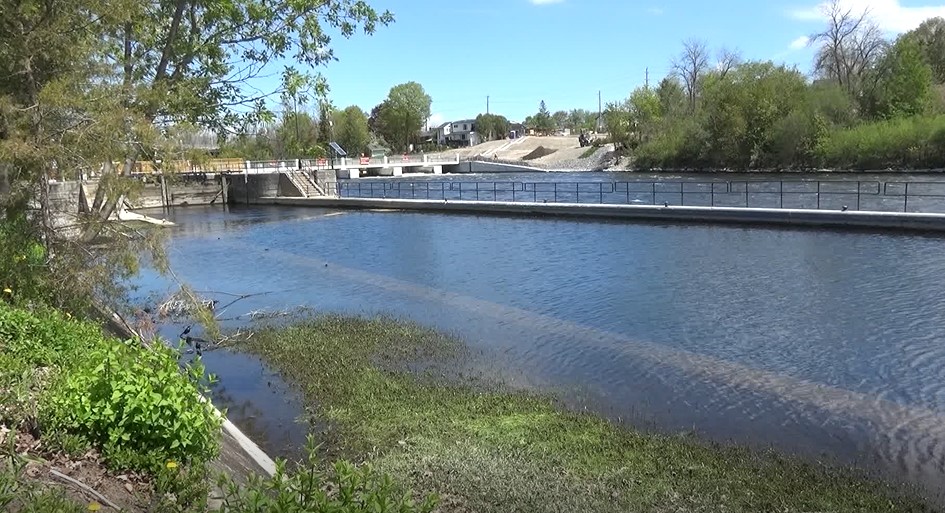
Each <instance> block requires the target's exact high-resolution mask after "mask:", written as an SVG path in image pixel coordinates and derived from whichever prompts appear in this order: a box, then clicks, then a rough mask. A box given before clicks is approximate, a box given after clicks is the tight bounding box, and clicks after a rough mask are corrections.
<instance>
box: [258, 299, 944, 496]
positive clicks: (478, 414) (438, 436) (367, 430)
mask: <svg viewBox="0 0 945 513" xmlns="http://www.w3.org/2000/svg"><path fill="white" fill-rule="evenodd" d="M243 347H244V348H245V349H247V350H249V351H252V352H255V353H257V354H260V355H261V356H262V357H264V358H265V359H266V360H267V361H268V362H269V363H270V364H272V365H273V366H274V367H275V368H277V369H278V370H279V371H281V372H282V373H283V374H284V376H285V377H286V378H288V379H289V380H290V381H293V382H295V383H298V384H299V385H300V386H301V387H302V388H303V390H304V393H305V396H306V398H307V401H308V402H309V404H310V406H311V408H312V411H313V412H314V414H315V416H316V423H317V424H319V425H321V426H325V428H324V430H323V431H324V432H323V433H322V434H321V435H320V436H321V441H323V443H324V445H323V449H324V450H325V451H327V452H328V454H330V455H332V456H336V455H345V456H348V457H352V458H357V459H363V460H367V461H369V462H371V463H372V464H373V465H374V466H376V467H377V468H378V469H380V470H383V471H387V472H390V473H392V474H393V475H395V476H399V478H400V479H402V480H403V481H404V482H405V484H408V485H410V486H413V487H415V488H416V489H418V490H420V491H424V492H436V493H438V494H439V495H440V497H441V508H442V509H443V510H444V511H470V510H471V511H746V512H747V511H831V512H836V511H858V512H859V511H925V510H926V508H925V507H924V506H923V505H922V504H921V503H919V502H916V501H913V500H911V499H903V498H896V497H897V494H895V493H894V492H893V491H892V490H890V489H888V488H886V487H884V486H882V485H878V484H877V483H874V482H868V481H864V480H861V479H858V478H857V477H855V476H853V475H852V474H851V473H849V472H846V471H841V470H836V469H828V468H823V467H820V466H816V465H811V464H806V463H802V462H799V461H795V460H793V459H790V458H785V457H781V456H778V455H775V454H757V453H753V452H750V451H748V450H743V449H737V448H722V447H708V446H706V445H704V444H700V443H697V442H695V441H693V440H691V439H685V438H678V437H667V436H654V435H643V434H639V433H636V432H634V431H631V430H627V429H623V428H620V427H617V426H614V425H612V424H611V423H608V422H606V421H604V420H601V419H599V418H595V417H593V416H589V415H579V414H574V413H569V412H566V411H564V410H562V409H560V408H558V407H556V406H555V405H554V404H553V403H552V402H551V401H549V400H548V399H545V398H541V397H536V396H532V395H526V394H521V393H514V392H509V391H503V390H502V389H500V388H497V387H492V388H488V387H483V386H482V384H479V383H469V382H467V383H456V382H455V380H454V381H451V382H450V384H447V383H445V382H444V381H443V380H442V379H436V378H435V377H433V374H431V373H430V372H425V373H423V374H416V373H411V372H407V371H406V370H405V369H407V368H408V367H409V366H410V364H411V363H415V362H418V361H431V360H433V361H440V362H448V360H449V359H450V358H453V357H455V356H459V355H461V353H462V347H461V345H460V344H459V343H458V342H457V341H455V340H453V339H450V338H449V337H446V336H443V335H441V334H438V333H436V332H433V331H430V330H427V329H424V328H422V327H418V326H415V325H411V324H405V323H401V322H396V321H393V320H390V319H359V318H345V317H337V316H324V317H318V318H314V319H308V320H304V321H301V322H300V323H299V324H297V325H295V326H291V327H283V328H268V329H264V330H262V331H261V332H259V333H256V334H255V335H254V336H253V337H252V338H250V339H249V340H248V341H246V342H244V346H243Z"/></svg>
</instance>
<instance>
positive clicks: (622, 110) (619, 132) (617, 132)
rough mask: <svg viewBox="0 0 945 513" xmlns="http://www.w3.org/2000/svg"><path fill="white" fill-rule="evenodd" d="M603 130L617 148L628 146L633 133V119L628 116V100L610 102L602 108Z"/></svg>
mask: <svg viewBox="0 0 945 513" xmlns="http://www.w3.org/2000/svg"><path fill="white" fill-rule="evenodd" d="M603 121H604V130H606V131H607V133H608V134H609V135H610V139H611V140H612V141H613V142H614V144H615V145H616V146H617V148H621V147H629V146H630V136H631V134H632V133H633V120H632V118H631V116H630V102H629V101H624V102H621V103H616V102H611V103H608V104H607V106H606V108H604V120H603Z"/></svg>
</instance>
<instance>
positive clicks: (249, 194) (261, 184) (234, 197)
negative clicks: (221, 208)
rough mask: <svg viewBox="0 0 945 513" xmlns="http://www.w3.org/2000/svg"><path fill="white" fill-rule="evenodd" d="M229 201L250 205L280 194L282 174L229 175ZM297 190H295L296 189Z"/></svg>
mask: <svg viewBox="0 0 945 513" xmlns="http://www.w3.org/2000/svg"><path fill="white" fill-rule="evenodd" d="M229 181H230V195H229V196H230V201H232V202H233V203H243V204H248V205H252V204H255V203H260V200H261V199H263V198H274V197H276V196H279V195H280V192H281V191H280V183H281V182H282V175H278V174H260V175H230V176H229ZM296 192H297V191H296Z"/></svg>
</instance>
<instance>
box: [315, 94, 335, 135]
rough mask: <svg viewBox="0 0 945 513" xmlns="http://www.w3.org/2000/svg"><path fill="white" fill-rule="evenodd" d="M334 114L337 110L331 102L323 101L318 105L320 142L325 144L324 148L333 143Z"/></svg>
mask: <svg viewBox="0 0 945 513" xmlns="http://www.w3.org/2000/svg"><path fill="white" fill-rule="evenodd" d="M334 114H335V108H334V107H333V106H332V105H331V102H329V101H327V100H323V101H321V102H319V103H318V140H319V141H321V142H322V143H323V144H322V145H323V146H326V145H327V144H328V143H329V142H331V141H332V137H334V134H333V133H332V132H333V130H332V128H333V127H332V123H333V120H334Z"/></svg>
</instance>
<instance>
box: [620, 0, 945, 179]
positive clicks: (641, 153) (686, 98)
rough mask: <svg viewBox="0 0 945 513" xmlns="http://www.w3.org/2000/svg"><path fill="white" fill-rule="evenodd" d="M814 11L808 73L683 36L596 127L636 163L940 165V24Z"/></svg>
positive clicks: (943, 43) (943, 125)
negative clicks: (883, 22)
mask: <svg viewBox="0 0 945 513" xmlns="http://www.w3.org/2000/svg"><path fill="white" fill-rule="evenodd" d="M825 14H826V17H827V20H828V22H827V26H826V27H825V28H824V30H823V31H822V32H820V33H817V34H814V35H813V36H812V37H811V38H810V41H811V44H812V45H816V47H817V54H816V58H815V62H814V73H813V76H811V77H808V76H806V75H805V74H804V73H801V72H800V71H798V70H797V69H796V68H793V67H788V66H785V65H781V64H775V63H773V62H770V61H767V62H765V61H746V60H742V59H741V58H740V57H739V55H738V53H737V52H734V51H730V50H724V49H723V50H721V51H719V52H717V53H716V54H715V55H713V53H712V52H710V51H709V49H708V47H707V45H706V44H705V43H704V42H701V41H696V40H689V41H686V42H685V43H684V48H683V50H682V51H681V52H680V54H679V55H678V56H677V58H676V59H674V60H673V62H672V70H673V71H672V73H671V74H670V75H669V76H667V77H666V78H664V79H663V80H662V81H660V82H659V84H658V85H657V86H656V87H653V88H651V87H648V86H644V87H640V88H637V89H636V90H634V91H633V92H632V93H631V95H630V96H629V98H627V99H626V100H624V101H622V102H618V103H610V104H608V105H607V108H606V111H605V112H604V123H605V126H606V129H607V131H608V132H609V133H610V135H611V138H612V139H613V141H614V142H615V143H616V144H617V145H618V147H620V148H621V150H622V152H623V153H625V154H626V155H628V156H630V158H631V159H632V164H633V166H635V167H637V168H644V169H646V168H680V169H740V170H743V169H785V168H791V169H811V168H847V169H886V168H941V167H945V20H943V19H942V18H933V19H929V20H926V21H925V22H924V23H922V24H921V25H920V26H919V27H918V28H916V29H914V30H912V31H910V32H908V33H905V34H902V35H900V36H899V37H897V38H895V39H894V40H887V39H885V38H884V37H883V35H882V32H881V31H880V29H879V28H878V26H877V24H876V23H875V22H874V21H873V20H872V19H871V18H870V16H869V14H868V12H862V13H855V12H854V11H852V10H849V9H844V8H843V7H842V6H841V5H840V3H839V1H834V2H833V3H831V4H829V5H827V6H826V7H825Z"/></svg>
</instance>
